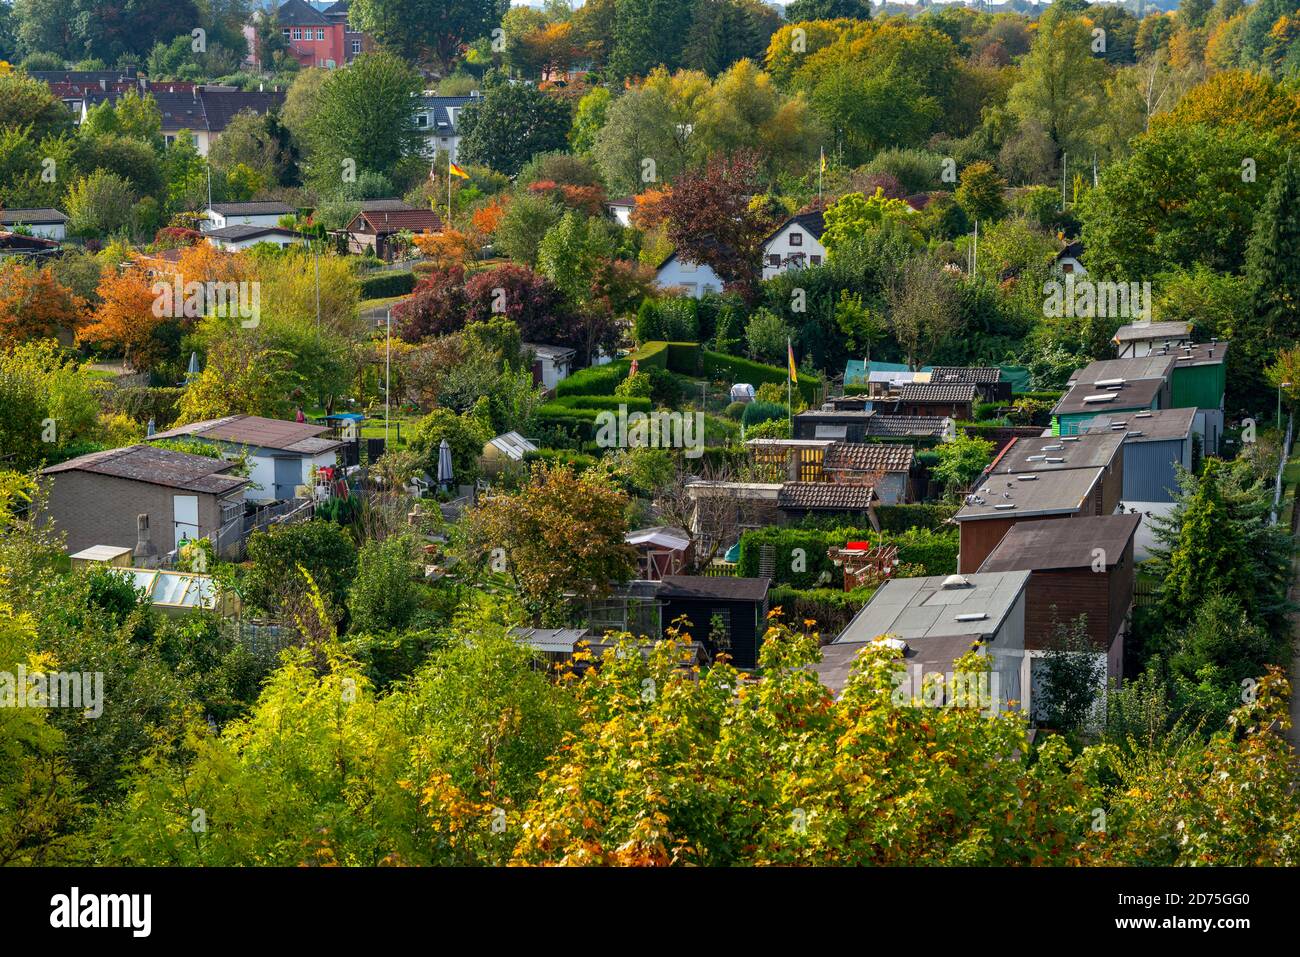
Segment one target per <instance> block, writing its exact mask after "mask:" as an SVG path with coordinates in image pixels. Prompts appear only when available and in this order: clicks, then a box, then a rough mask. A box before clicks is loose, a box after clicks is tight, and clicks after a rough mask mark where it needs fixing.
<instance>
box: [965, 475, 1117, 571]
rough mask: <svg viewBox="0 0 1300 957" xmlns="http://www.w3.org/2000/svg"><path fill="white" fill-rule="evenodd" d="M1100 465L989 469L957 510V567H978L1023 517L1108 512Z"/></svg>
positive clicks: (970, 569)
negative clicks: (1015, 470)
mask: <svg viewBox="0 0 1300 957" xmlns="http://www.w3.org/2000/svg"><path fill="white" fill-rule="evenodd" d="M1103 478H1104V470H1103V469H1101V468H1075V469H1064V470H1060V471H1043V472H1029V473H1024V474H1015V475H1013V474H1005V473H1004V474H994V473H989V474H986V475H985V476H984V477H983V478H982V479H981V480H980V482H979V484H978V485H976V487H975V490H974V491H973V492H971V493H970V494H969V495H967V496H966V502H965V504H964V505H963V506H962V507H961V509H960V510H959V511H958V512H957V514H956V515H955V516H953V520H954V521H955V522H956V523H957V526H958V528H959V529H960V530H961V541H960V544H959V551H958V554H957V570H958V571H959V572H961V573H963V574H965V573H966V572H973V571H976V570H977V569H978V568H979V567H980V565H981V564H983V562H984V559H985V558H987V557H988V555H989V553H990V552H991V551H993V549H994V548H996V547H997V544H998V542H1000V541H1002V536H1003V535H1005V534H1006V533H1007V531H1008V530H1010V528H1011V527H1012V526H1013V525H1016V524H1018V523H1019V522H1024V521H1028V520H1031V519H1039V518H1050V519H1060V518H1071V517H1073V516H1077V515H1105V514H1108V513H1107V512H1105V511H1104V510H1103V504H1102V503H1103V489H1102V479H1103Z"/></svg>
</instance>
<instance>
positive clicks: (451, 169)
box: [447, 160, 469, 179]
mask: <svg viewBox="0 0 1300 957" xmlns="http://www.w3.org/2000/svg"><path fill="white" fill-rule="evenodd" d="M447 172H448V173H450V174H451V175H452V176H459V177H460V178H461V179H469V173H467V172H465V171H464V170H463V169H461V168H460V167H459V166H457V165H456V164H455V163H453V162H451V161H450V160H448V161H447Z"/></svg>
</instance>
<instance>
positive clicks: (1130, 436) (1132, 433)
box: [1128, 432, 1142, 439]
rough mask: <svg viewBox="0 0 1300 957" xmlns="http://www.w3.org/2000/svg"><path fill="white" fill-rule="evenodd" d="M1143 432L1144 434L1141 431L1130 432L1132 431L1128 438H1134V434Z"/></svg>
mask: <svg viewBox="0 0 1300 957" xmlns="http://www.w3.org/2000/svg"><path fill="white" fill-rule="evenodd" d="M1141 434H1142V433H1141V432H1130V433H1129V434H1128V438H1130V439H1131V438H1133V436H1135V435H1141Z"/></svg>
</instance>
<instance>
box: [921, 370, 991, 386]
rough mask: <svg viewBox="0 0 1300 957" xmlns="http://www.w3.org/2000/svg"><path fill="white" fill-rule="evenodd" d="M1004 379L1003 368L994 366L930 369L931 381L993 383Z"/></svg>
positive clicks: (937, 383)
mask: <svg viewBox="0 0 1300 957" xmlns="http://www.w3.org/2000/svg"><path fill="white" fill-rule="evenodd" d="M1000 381H1002V370H1001V369H998V368H996V367H992V366H935V367H934V368H933V369H931V370H930V383H931V384H932V385H942V384H943V383H945V382H975V383H978V384H979V385H992V384H994V383H997V382H1000Z"/></svg>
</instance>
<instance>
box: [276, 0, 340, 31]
mask: <svg viewBox="0 0 1300 957" xmlns="http://www.w3.org/2000/svg"><path fill="white" fill-rule="evenodd" d="M276 17H277V19H278V20H279V21H280V25H281V26H286V27H289V26H296V27H301V26H306V25H307V24H311V25H312V26H327V25H328V24H329V22H330V21H329V19H328V18H327V17H326V16H325V15H324V14H323V13H321V12H320V11H319V10H317V9H316V8H315V7H313V6H312V5H311V4H310V3H307V2H306V0H285V2H284V3H282V4H280V9H279V11H277V13H276Z"/></svg>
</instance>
